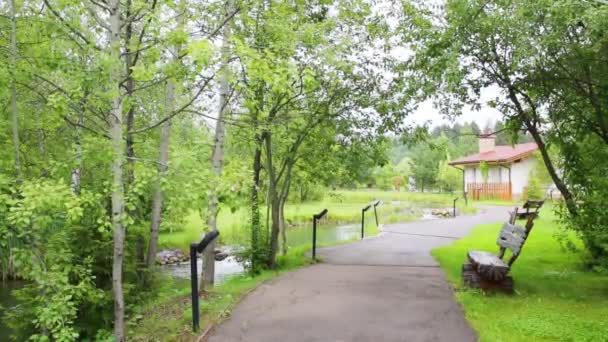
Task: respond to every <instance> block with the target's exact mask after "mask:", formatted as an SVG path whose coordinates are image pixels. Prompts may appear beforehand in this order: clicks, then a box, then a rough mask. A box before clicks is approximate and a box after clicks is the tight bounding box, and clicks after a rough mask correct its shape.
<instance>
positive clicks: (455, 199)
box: [453, 197, 459, 217]
mask: <svg viewBox="0 0 608 342" xmlns="http://www.w3.org/2000/svg"><path fill="white" fill-rule="evenodd" d="M458 199H459V198H458V197H456V198H454V211H453V214H454V217H456V201H458Z"/></svg>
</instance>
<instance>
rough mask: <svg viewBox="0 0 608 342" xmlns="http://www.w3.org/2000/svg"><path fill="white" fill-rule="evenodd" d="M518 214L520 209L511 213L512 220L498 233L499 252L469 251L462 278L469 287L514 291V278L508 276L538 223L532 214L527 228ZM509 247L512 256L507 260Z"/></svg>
mask: <svg viewBox="0 0 608 342" xmlns="http://www.w3.org/2000/svg"><path fill="white" fill-rule="evenodd" d="M516 217H518V215H517V208H515V211H513V212H512V213H511V217H510V219H509V222H507V223H505V224H504V225H503V227H502V229H501V230H500V233H499V234H498V239H497V240H496V244H497V245H498V246H500V249H499V251H498V254H494V253H490V252H484V251H469V252H468V253H467V260H468V261H467V262H465V264H464V265H462V279H463V281H464V284H465V286H467V287H470V288H477V289H482V290H485V291H490V290H497V291H502V292H506V293H513V278H512V277H510V276H507V274H508V273H509V270H510V269H511V266H513V263H515V261H516V260H517V257H518V256H519V254H520V253H521V250H522V248H523V246H524V243H525V242H526V239H527V238H528V235H529V234H530V231H531V230H532V227H533V226H534V217H535V216H534V215H530V216H528V221H527V222H526V226H525V227H520V226H517V225H516V224H515V219H516ZM507 250H510V251H511V257H510V258H509V259H508V261H506V260H505V254H506V252H507Z"/></svg>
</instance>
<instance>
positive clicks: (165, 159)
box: [146, 79, 175, 269]
mask: <svg viewBox="0 0 608 342" xmlns="http://www.w3.org/2000/svg"><path fill="white" fill-rule="evenodd" d="M174 107H175V83H174V82H173V80H171V79H170V80H168V81H167V88H166V100H165V112H166V113H167V116H168V115H170V114H171V113H172V112H173V110H174ZM170 137H171V120H167V121H165V122H164V123H163V124H162V126H161V130H160V147H159V156H158V177H157V179H156V182H155V183H154V193H153V195H152V218H151V223H150V243H149V245H148V257H147V259H146V261H147V267H148V268H149V269H152V268H153V267H154V263H155V262H156V249H157V246H158V236H159V234H160V224H161V220H162V209H163V199H164V193H163V190H162V180H163V178H165V175H166V173H167V169H168V168H169V167H168V164H169V140H170Z"/></svg>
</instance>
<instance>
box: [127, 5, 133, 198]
mask: <svg viewBox="0 0 608 342" xmlns="http://www.w3.org/2000/svg"><path fill="white" fill-rule="evenodd" d="M131 5H132V3H131V0H127V3H126V12H125V13H126V17H127V18H129V17H130V16H131ZM132 36H133V23H132V22H128V23H127V25H126V27H125V74H126V75H127V80H126V83H125V90H126V96H127V97H131V96H132V95H133V92H134V91H135V81H134V80H133V77H132V73H133V51H131V38H132ZM134 128H135V104H134V103H131V104H129V110H128V111H127V139H126V140H127V144H126V147H125V149H126V154H127V168H126V172H125V176H126V177H125V184H127V189H128V186H129V185H131V184H133V182H134V181H135V172H134V171H135V169H134V168H135V139H134V137H133V133H132V132H133V130H134Z"/></svg>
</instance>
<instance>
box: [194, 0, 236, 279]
mask: <svg viewBox="0 0 608 342" xmlns="http://www.w3.org/2000/svg"><path fill="white" fill-rule="evenodd" d="M230 7H231V6H230V1H229V2H228V5H227V8H228V9H229V10H230ZM227 12H229V11H227ZM230 35H231V25H230V24H229V23H226V24H225V25H224V27H223V28H222V66H221V70H220V89H219V97H220V100H219V104H218V107H219V108H218V115H217V121H216V124H215V139H214V144H213V153H212V155H211V172H212V173H213V177H214V181H213V182H211V193H210V195H209V205H208V207H207V227H209V229H211V230H214V229H217V214H218V207H219V203H218V184H219V183H220V179H221V177H222V168H223V165H224V140H225V136H226V124H225V119H226V116H227V115H228V112H229V110H228V100H229V99H228V97H229V96H230V84H229V83H228V73H229V70H228V63H229V60H230V46H229V44H230V42H229V41H230ZM214 249H215V241H214V242H213V243H211V244H210V245H209V247H208V248H207V249H206V250H205V252H204V254H203V272H202V274H201V282H200V284H201V286H213V282H214V278H215V253H214V252H213V250H214Z"/></svg>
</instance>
